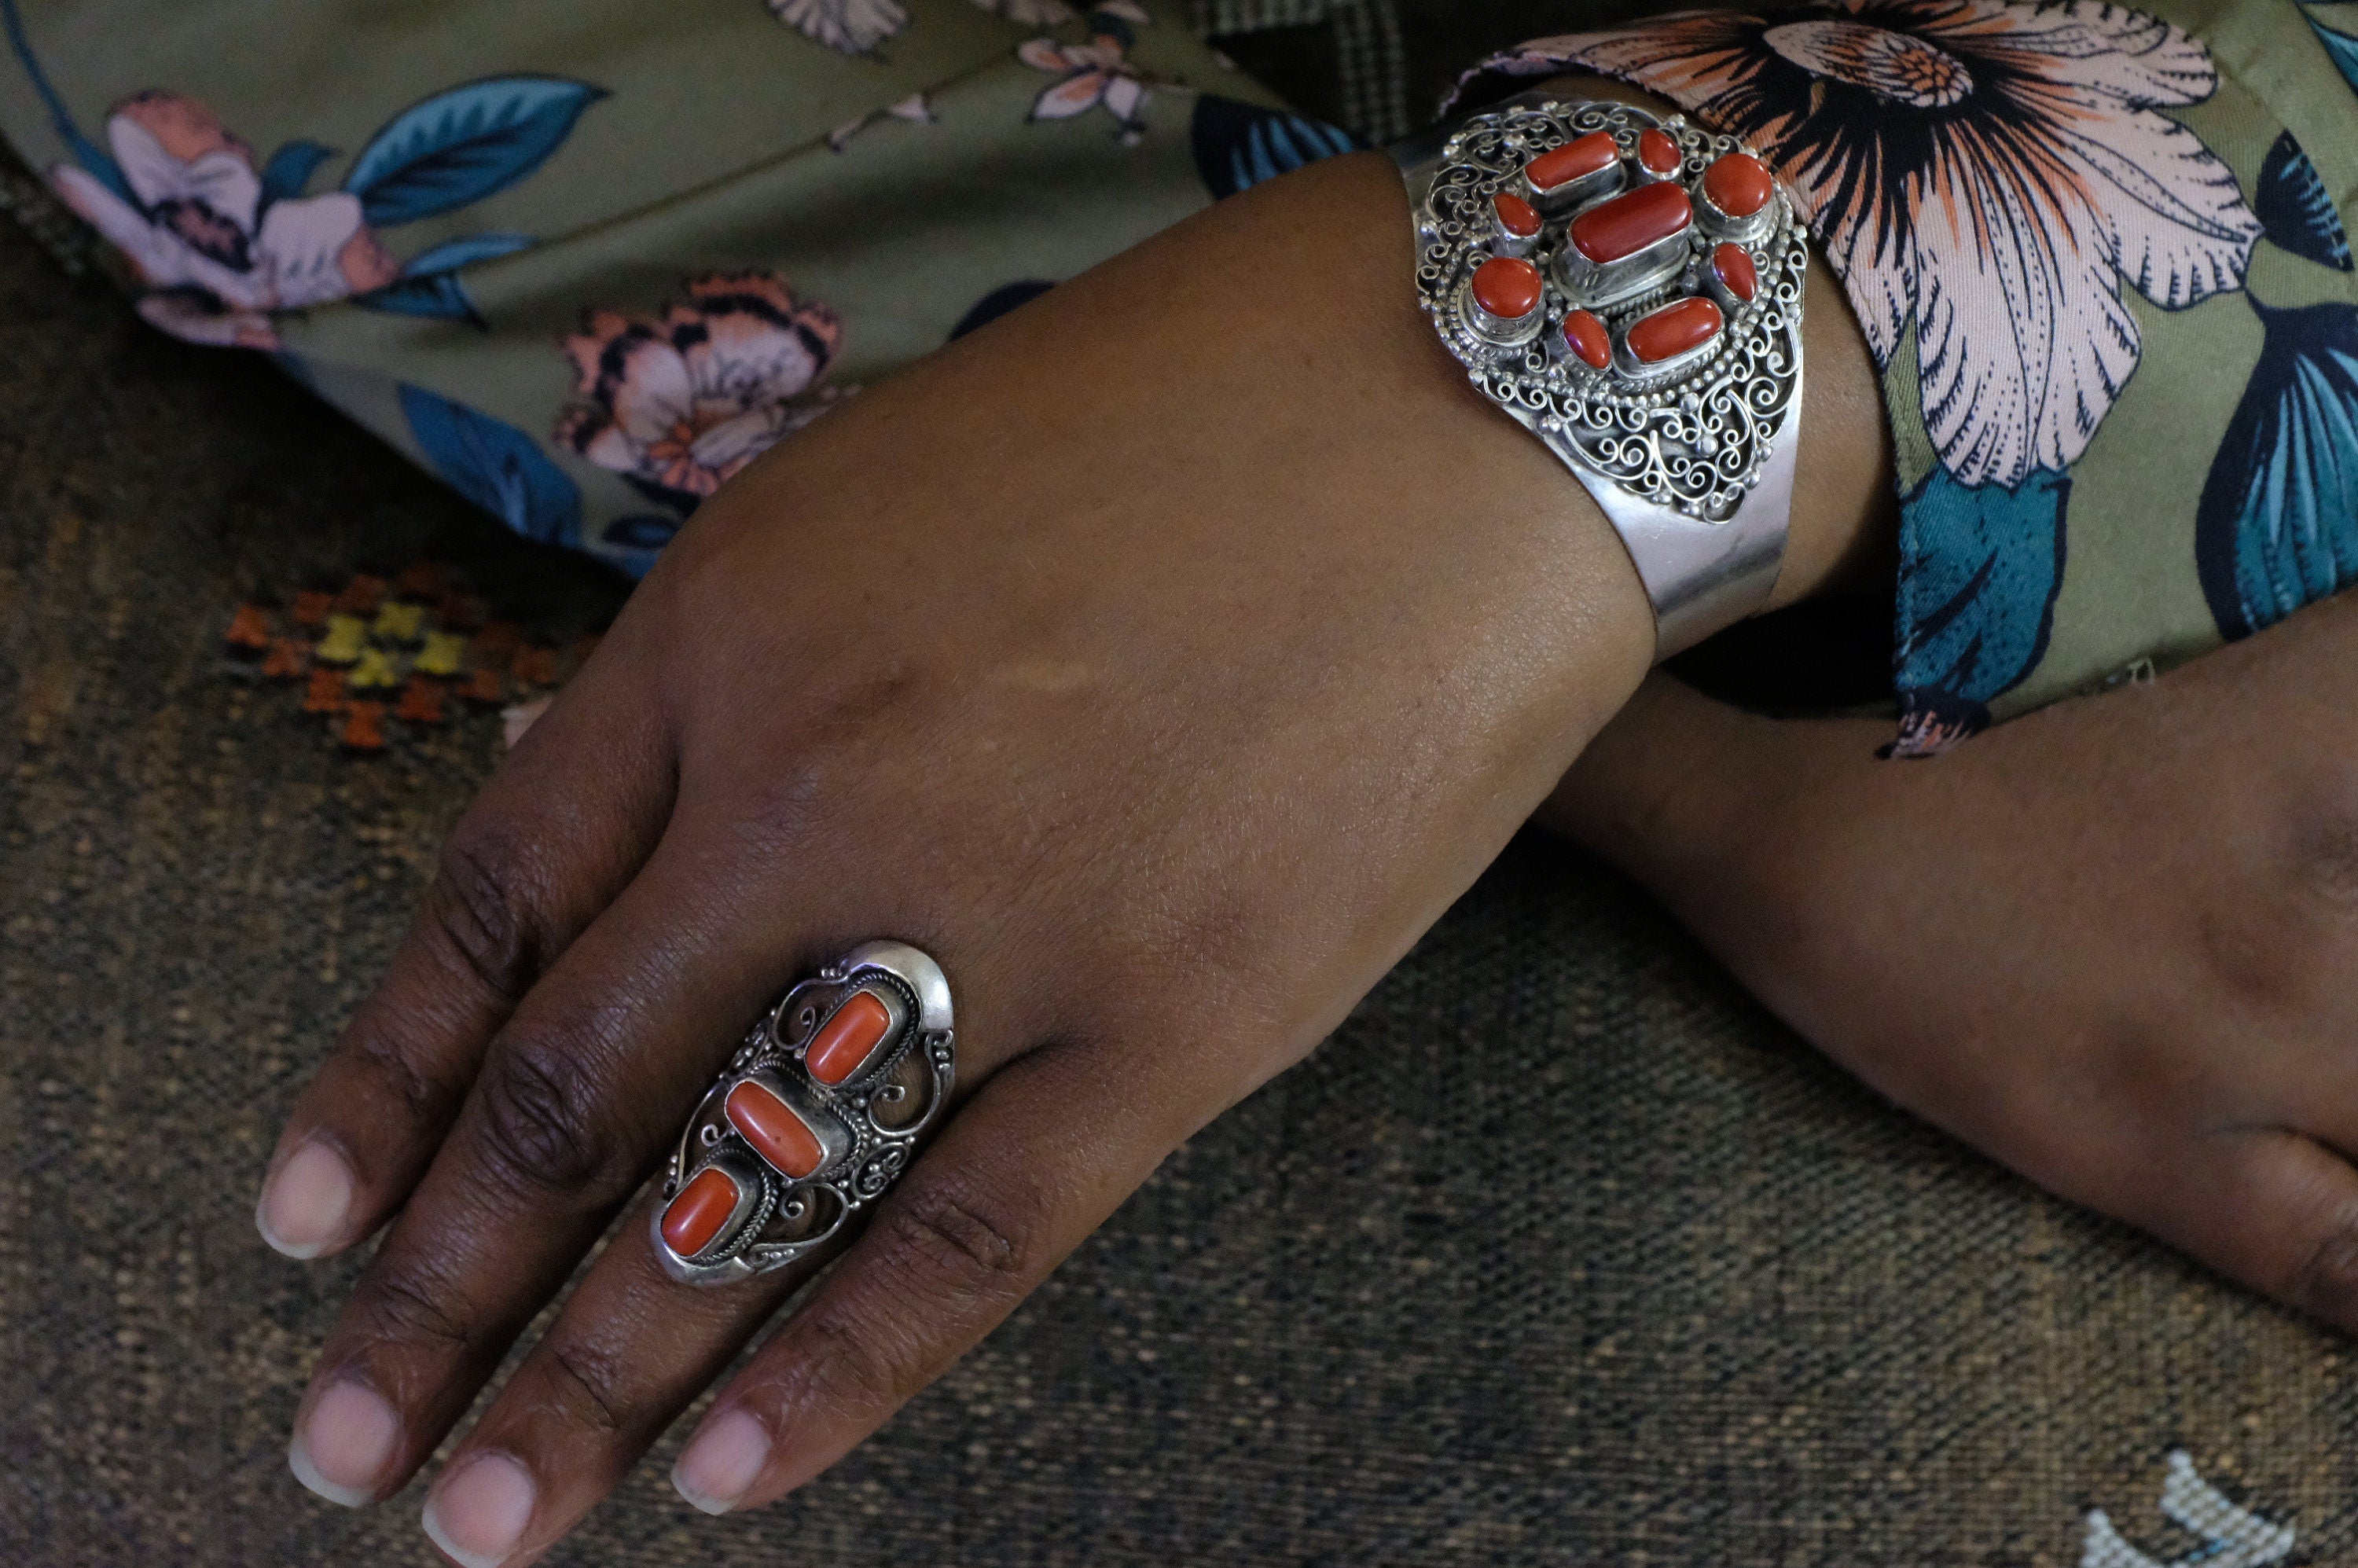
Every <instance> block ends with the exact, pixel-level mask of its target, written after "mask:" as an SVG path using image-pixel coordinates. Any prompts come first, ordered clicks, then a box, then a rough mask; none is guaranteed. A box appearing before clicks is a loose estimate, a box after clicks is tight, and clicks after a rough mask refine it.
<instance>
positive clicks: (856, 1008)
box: [803, 991, 892, 1084]
mask: <svg viewBox="0 0 2358 1568" xmlns="http://www.w3.org/2000/svg"><path fill="white" fill-rule="evenodd" d="M890 1033H892V1010H891V1009H889V1008H887V1007H886V1006H885V1005H884V1001H883V999H882V997H879V996H878V995H877V994H876V993H875V992H873V991H854V992H852V993H851V995H850V996H849V997H847V998H846V999H844V1003H843V1005H842V1006H841V1007H838V1008H837V1009H836V1010H835V1016H834V1017H833V1018H830V1019H828V1020H827V1026H826V1027H825V1028H823V1029H821V1030H820V1031H819V1032H818V1033H817V1035H816V1036H815V1037H814V1038H813V1039H812V1041H811V1043H810V1049H809V1050H807V1051H806V1052H804V1053H803V1065H805V1066H806V1067H808V1068H809V1069H810V1076H812V1077H814V1078H817V1080H818V1081H819V1082H820V1083H823V1084H839V1083H841V1082H843V1080H844V1079H846V1078H848V1077H849V1076H852V1075H853V1074H854V1073H857V1072H858V1071H860V1068H862V1067H864V1066H866V1065H868V1058H869V1057H871V1055H873V1054H875V1053H876V1047H877V1046H879V1045H882V1044H883V1043H884V1036H886V1035H887V1034H890Z"/></svg>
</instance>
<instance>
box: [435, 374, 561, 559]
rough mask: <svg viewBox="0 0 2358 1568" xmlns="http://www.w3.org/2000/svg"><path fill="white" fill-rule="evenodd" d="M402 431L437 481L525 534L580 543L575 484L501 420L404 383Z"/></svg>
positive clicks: (535, 445) (543, 539) (556, 541)
mask: <svg viewBox="0 0 2358 1568" xmlns="http://www.w3.org/2000/svg"><path fill="white" fill-rule="evenodd" d="M401 412H402V414H403V416H405V417H406V418H407V420H408V421H409V433H410V435H411V436H413V437H415V438H416V441H417V445H418V448H419V449H421V450H422V451H424V452H425V454H426V460H427V463H428V464H429V465H431V466H432V468H433V469H434V471H435V472H436V473H438V474H439V475H440V476H441V477H442V480H443V482H445V483H447V484H448V485H449V487H450V488H451V489H453V490H455V491H457V492H459V493H460V495H463V496H465V497H466V498H467V499H468V500H469V501H471V502H473V503H475V504H476V505H478V506H480V507H481V508H482V509H483V510H484V511H486V512H488V513H490V514H492V516H494V517H497V518H498V519H500V520H501V521H502V522H503V523H505V524H507V525H508V526H509V527H511V528H513V529H514V530H515V531H516V532H517V533H519V534H521V535H524V536H525V538H527V539H537V540H539V541H540V542H541V543H543V544H547V545H566V546H579V544H580V543H581V491H580V488H579V486H577V485H576V484H575V483H574V482H573V481H572V480H571V479H570V478H569V477H568V475H567V474H566V472H565V470H563V469H560V468H558V467H557V465H556V464H555V463H553V462H551V461H550V460H549V459H548V454H547V453H546V452H544V451H542V450H541V449H540V443H539V442H537V441H535V440H534V439H533V438H531V437H530V436H527V435H525V433H524V432H523V431H522V430H519V429H517V428H516V427H514V426H513V425H511V424H508V423H507V422H506V421H505V420H503V419H494V418H492V416H490V415H488V414H483V413H479V412H477V411H476V410H475V409H472V408H470V407H468V406H466V405H465V404H463V403H454V402H452V401H451V400H450V399H449V398H447V397H443V396H440V395H437V394H435V393H431V392H428V391H427V390H426V389H425V388H423V387H419V386H412V385H410V384H407V383H406V382H405V383H403V384H402V388H401Z"/></svg>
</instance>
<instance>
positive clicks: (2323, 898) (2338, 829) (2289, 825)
mask: <svg viewBox="0 0 2358 1568" xmlns="http://www.w3.org/2000/svg"><path fill="white" fill-rule="evenodd" d="M2284 838H2285V856H2286V859H2287V860H2288V861H2289V863H2290V871H2291V878H2290V881H2291V882H2292V885H2293V886H2294V888H2295V889H2297V890H2298V891H2299V893H2300V894H2301V895H2304V896H2305V897H2307V898H2308V899H2309V901H2311V902H2312V903H2319V904H2322V905H2323V906H2325V907H2326V908H2327V909H2329V910H2331V911H2332V912H2333V913H2334V914H2336V915H2338V916H2339V917H2340V918H2341V919H2342V920H2343V921H2348V920H2351V919H2353V918H2358V777H2353V778H2344V777H2342V775H2341V774H2340V773H2334V774H2332V775H2331V776H2330V777H2328V778H2326V779H2324V780H2322V781H2319V782H2314V783H2312V784H2309V786H2308V787H2306V788H2303V789H2300V790H2299V791H2297V792H2296V798H2295V800H2294V803H2293V805H2292V806H2290V807H2289V808H2288V810H2287V812H2286V816H2285V834H2284Z"/></svg>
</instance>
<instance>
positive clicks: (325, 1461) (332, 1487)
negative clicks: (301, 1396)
mask: <svg viewBox="0 0 2358 1568" xmlns="http://www.w3.org/2000/svg"><path fill="white" fill-rule="evenodd" d="M400 1435H401V1422H400V1420H399V1418H397V1417H396V1416H395V1414H394V1413H393V1407H392V1406H391V1405H389V1404H386V1403H385V1402H384V1400H382V1399H379V1398H378V1397H377V1396H376V1394H375V1392H374V1391H373V1390H370V1389H369V1388H367V1387H366V1386H365V1385H363V1384H360V1383H354V1382H343V1383H338V1384H336V1385H335V1386H334V1387H332V1388H330V1390H328V1391H327V1392H325V1393H323V1394H321V1395H320V1396H319V1398H318V1399H317V1400H313V1401H312V1404H311V1411H310V1413H309V1414H308V1415H307V1416H305V1417H304V1418H303V1421H302V1423H301V1424H300V1425H298V1426H297V1428H296V1429H295V1437H294V1441H293V1442H291V1443H289V1444H287V1468H289V1469H291V1470H293V1471H294V1472H295V1478H296V1479H297V1480H298V1481H300V1482H302V1483H303V1484H304V1485H305V1486H307V1487H310V1488H311V1490H313V1491H315V1492H317V1493H319V1496H321V1497H323V1498H327V1499H328V1500H329V1501H330V1502H331V1503H341V1504H342V1505H343V1506H344V1507H346V1508H348V1509H352V1508H358V1507H359V1506H360V1505H361V1504H362V1503H364V1502H367V1501H368V1500H369V1499H370V1498H373V1497H374V1496H376V1489H377V1486H378V1483H379V1482H380V1481H382V1480H383V1479H384V1467H385V1465H387V1464H388V1463H390V1462H391V1460H392V1458H393V1449H394V1444H395V1441H396V1440H397V1439H398V1438H399V1437H400Z"/></svg>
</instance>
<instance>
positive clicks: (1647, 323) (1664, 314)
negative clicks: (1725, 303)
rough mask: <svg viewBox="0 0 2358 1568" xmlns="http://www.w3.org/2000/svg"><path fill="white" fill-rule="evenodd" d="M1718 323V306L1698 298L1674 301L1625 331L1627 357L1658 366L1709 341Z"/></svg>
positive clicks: (1714, 334) (1717, 333)
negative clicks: (1627, 333)
mask: <svg viewBox="0 0 2358 1568" xmlns="http://www.w3.org/2000/svg"><path fill="white" fill-rule="evenodd" d="M1721 322H1722V318H1721V316H1720V314H1719V307H1718V306H1716V305H1714V304H1713V303H1712V302H1711V301H1710V300H1708V299H1705V298H1704V297H1702V296H1700V295H1693V296H1690V297H1687V298H1684V299H1681V300H1676V301H1674V302H1672V303H1671V304H1669V305H1665V306H1663V307H1662V308H1660V310H1657V311H1655V312H1653V313H1652V314H1651V315H1650V316H1647V317H1645V318H1643V319H1640V320H1639V322H1637V324H1636V325H1634V326H1632V327H1631V328H1630V329H1629V336H1628V344H1629V352H1630V355H1631V356H1632V357H1633V358H1635V359H1636V360H1637V362H1639V364H1660V362H1662V361H1664V360H1667V359H1672V358H1675V357H1676V356H1678V355H1680V354H1682V353H1685V352H1686V351H1688V350H1690V349H1699V348H1701V347H1703V346H1704V344H1705V343H1708V342H1710V341H1712V339H1714V337H1717V336H1718V335H1719V329H1720V325H1721Z"/></svg>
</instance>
